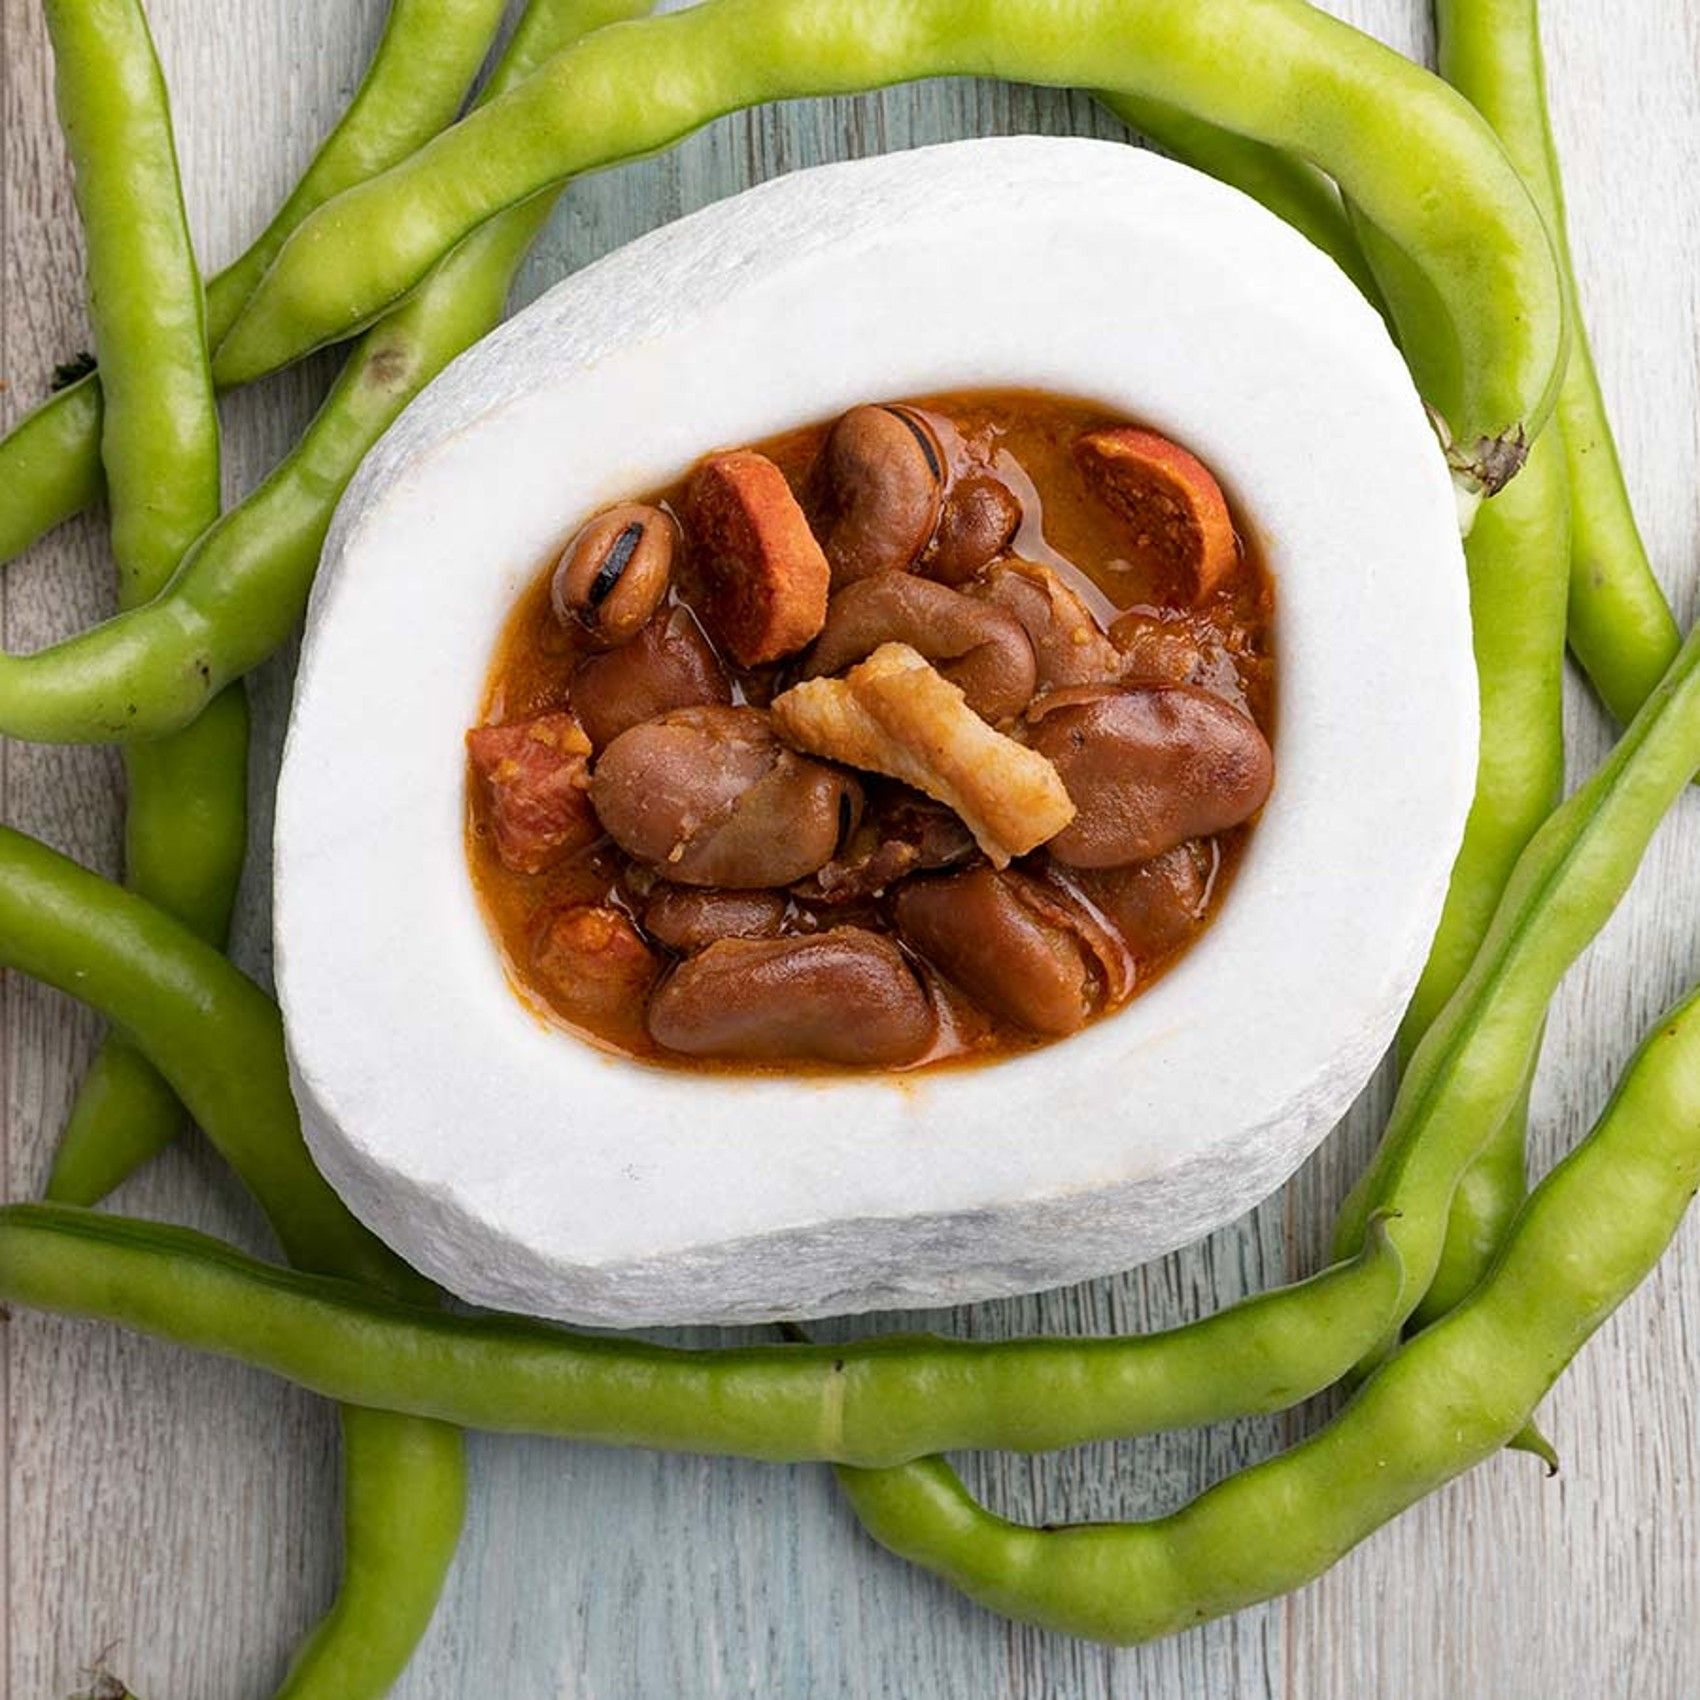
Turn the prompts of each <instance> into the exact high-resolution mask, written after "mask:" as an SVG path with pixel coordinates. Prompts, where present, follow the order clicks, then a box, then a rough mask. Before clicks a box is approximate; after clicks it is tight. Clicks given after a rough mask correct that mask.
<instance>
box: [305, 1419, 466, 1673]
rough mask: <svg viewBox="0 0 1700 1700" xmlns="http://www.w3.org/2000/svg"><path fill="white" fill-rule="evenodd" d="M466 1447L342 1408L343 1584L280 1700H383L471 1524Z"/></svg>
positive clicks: (439, 1429) (433, 1430) (432, 1429)
mask: <svg viewBox="0 0 1700 1700" xmlns="http://www.w3.org/2000/svg"><path fill="white" fill-rule="evenodd" d="M465 1453H466V1442H465V1440H464V1438H463V1437H462V1435H461V1432H460V1430H459V1429H457V1428H452V1427H450V1426H449V1425H448V1424H446V1423H433V1422H417V1421H413V1420H411V1419H401V1418H396V1417H393V1416H391V1415H390V1414H389V1413H388V1412H386V1411H370V1410H362V1409H361V1408H360V1407H359V1406H357V1405H344V1406H343V1407H342V1482H343V1486H342V1525H343V1537H342V1552H343V1562H342V1584H341V1586H340V1587H339V1588H338V1590H337V1596H336V1599H335V1600H334V1601H333V1602H332V1604H331V1608H330V1610H329V1611H328V1612H326V1614H325V1615H324V1617H322V1618H321V1619H320V1620H319V1622H318V1623H317V1624H316V1625H315V1626H314V1628H313V1631H312V1633H311V1634H309V1635H308V1637H307V1639H306V1640H305V1641H303V1642H302V1644H301V1646H300V1648H299V1650H298V1651H297V1652H296V1655H295V1657H294V1659H293V1660H292V1661H291V1663H290V1667H289V1671H288V1673H287V1674H286V1675H285V1677H284V1679H283V1684H282V1686H281V1687H280V1688H279V1689H278V1690H277V1694H276V1697H275V1700H378V1697H379V1696H380V1695H384V1694H387V1693H389V1691H390V1689H391V1688H392V1687H393V1686H394V1685H395V1683H396V1680H397V1679H398V1678H399V1677H400V1675H401V1673H402V1671H403V1670H404V1669H406V1667H407V1661H408V1660H409V1659H410V1658H412V1657H413V1650H414V1648H416V1647H417V1646H418V1645H419V1641H420V1638H421V1637H422V1636H423V1635H424V1633H425V1631H426V1629H427V1627H429V1625H430V1622H431V1616H432V1614H433V1612H435V1610H436V1607H437V1601H438V1599H439V1598H440V1596H441V1594H442V1591H443V1583H444V1582H445V1580H446V1579H447V1576H448V1568H449V1564H450V1562H451V1561H452V1560H453V1558H454V1554H455V1549H456V1548H457V1547H458V1545H459V1544H460V1531H461V1525H462V1524H463V1523H464V1522H465V1520H466V1457H465Z"/></svg>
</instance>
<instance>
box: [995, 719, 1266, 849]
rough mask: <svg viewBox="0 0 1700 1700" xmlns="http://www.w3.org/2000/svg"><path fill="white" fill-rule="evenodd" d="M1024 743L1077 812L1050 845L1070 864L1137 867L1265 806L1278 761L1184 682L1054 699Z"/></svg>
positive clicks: (1240, 722) (1253, 731)
mask: <svg viewBox="0 0 1700 1700" xmlns="http://www.w3.org/2000/svg"><path fill="white" fill-rule="evenodd" d="M1029 714H1030V718H1031V719H1032V720H1033V721H1034V723H1035V724H1034V725H1033V729H1032V732H1031V734H1030V736H1029V738H1028V742H1029V743H1030V744H1031V745H1032V746H1033V748H1034V749H1036V750H1037V751H1038V752H1039V753H1040V755H1042V756H1044V757H1046V758H1047V759H1048V760H1049V761H1050V762H1051V764H1052V765H1053V766H1054V767H1055V768H1056V770H1057V771H1058V773H1060V774H1061V775H1062V780H1063V784H1064V785H1066V786H1067V787H1068V794H1069V796H1070V798H1072V799H1073V802H1074V805H1075V807H1076V809H1077V810H1078V811H1079V812H1078V813H1077V814H1076V815H1075V817H1074V819H1073V820H1072V821H1070V822H1069V824H1068V825H1067V826H1066V827H1064V828H1063V830H1062V831H1061V832H1059V833H1058V834H1057V836H1056V837H1055V838H1053V839H1052V840H1051V841H1050V842H1049V843H1048V844H1047V845H1046V847H1045V848H1046V849H1047V850H1048V851H1049V852H1050V853H1051V855H1052V857H1053V858H1054V859H1055V860H1056V861H1058V862H1060V863H1062V864H1064V865H1065V866H1069V867H1076V868H1108V867H1119V866H1120V865H1122V864H1123V863H1127V862H1144V861H1149V860H1151V859H1152V858H1153V857H1156V856H1161V855H1162V854H1163V853H1164V852H1165V851H1166V850H1172V849H1174V848H1175V847H1176V845H1179V844H1184V843H1185V842H1186V840H1187V839H1189V838H1207V837H1208V836H1209V835H1210V834H1211V833H1213V832H1220V831H1222V830H1223V829H1224V828H1227V827H1230V826H1238V825H1239V824H1240V822H1241V821H1244V820H1249V819H1250V818H1251V816H1252V815H1254V814H1256V813H1257V811H1258V810H1259V809H1260V808H1262V807H1263V803H1264V800H1265V799H1266V798H1267V797H1268V795H1269V789H1270V786H1271V785H1272V783H1273V782H1274V774H1275V762H1274V757H1273V755H1272V754H1271V753H1270V749H1269V745H1268V743H1267V741H1266V740H1265V739H1264V736H1263V734H1262V733H1261V732H1260V731H1259V730H1258V729H1257V725H1256V723H1255V722H1254V721H1253V720H1252V719H1251V718H1250V717H1249V716H1248V715H1244V714H1241V713H1240V711H1239V710H1238V709H1236V708H1232V707H1230V706H1229V705H1228V704H1227V703H1225V702H1223V701H1222V699H1221V698H1220V697H1218V696H1214V695H1212V694H1211V693H1210V692H1209V691H1203V690H1198V689H1196V688H1194V687H1193V686H1190V685H1173V686H1163V687H1152V688H1137V689H1130V690H1107V689H1092V688H1088V689H1081V690H1065V691H1056V692H1053V693H1052V694H1051V695H1050V696H1048V697H1042V698H1040V699H1039V701H1038V702H1037V703H1035V704H1034V706H1033V708H1032V709H1031V710H1030V711H1029Z"/></svg>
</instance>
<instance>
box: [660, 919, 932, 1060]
mask: <svg viewBox="0 0 1700 1700" xmlns="http://www.w3.org/2000/svg"><path fill="white" fill-rule="evenodd" d="M933 1030H934V1019H933V1009H932V1004H931V1002H930V1001H929V999H928V997H927V994H926V992H925V990H924V989H923V988H922V986H921V982H920V981H919V979H917V978H916V975H915V972H914V970H913V969H912V968H911V967H910V966H909V964H908V962H906V961H905V960H904V957H903V953H902V951H900V950H899V949H898V948H897V946H896V945H894V944H893V943H892V942H891V941H890V940H889V939H887V938H882V937H881V936H880V935H879V934H877V933H870V932H867V931H864V930H863V929H862V928H860V927H835V928H833V929H832V930H831V931H830V932H825V933H816V934H814V935H812V936H810V937H803V938H783V939H722V940H721V941H720V942H719V943H718V944H711V945H710V946H709V947H708V948H707V949H706V950H704V951H701V952H699V953H698V954H697V955H695V956H692V957H688V958H687V959H686V960H685V961H683V962H681V963H680V964H679V966H678V967H677V968H675V969H674V970H673V972H672V973H671V974H670V975H669V976H668V977H667V978H666V979H665V980H663V981H662V983H661V984H660V985H659V986H658V987H657V988H656V990H655V994H654V996H653V997H651V998H650V1000H649V1032H650V1036H651V1037H652V1038H653V1039H654V1040H655V1041H656V1043H657V1044H660V1045H665V1046H666V1047H667V1048H668V1049H669V1050H672V1051H682V1052H684V1053H685V1054H686V1055H688V1056H696V1057H736V1058H742V1059H745V1060H748V1061H752V1062H792V1061H798V1060H803V1061H810V1062H824V1063H845V1064H852V1065H861V1066H864V1067H888V1068H889V1067H893V1066H895V1065H896V1064H898V1063H905V1062H912V1061H914V1060H915V1058H917V1057H918V1056H920V1055H921V1054H922V1052H924V1051H925V1050H926V1048H927V1046H928V1045H929V1044H930V1043H931V1042H932V1038H933Z"/></svg>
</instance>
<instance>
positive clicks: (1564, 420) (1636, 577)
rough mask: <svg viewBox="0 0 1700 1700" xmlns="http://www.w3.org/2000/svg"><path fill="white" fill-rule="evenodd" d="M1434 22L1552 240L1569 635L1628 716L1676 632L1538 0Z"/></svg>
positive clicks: (1515, 0) (1446, 65)
mask: <svg viewBox="0 0 1700 1700" xmlns="http://www.w3.org/2000/svg"><path fill="white" fill-rule="evenodd" d="M1435 22H1436V26H1437V34H1438V40H1439V50H1440V69H1441V73H1442V75H1443V76H1445V77H1446V79H1447V80H1448V81H1449V82H1450V83H1452V85H1453V86H1454V87H1455V88H1457V89H1458V90H1459V91H1460V92H1461V93H1463V94H1464V95H1466V96H1467V97H1468V98H1469V99H1470V100H1471V101H1472V102H1473V103H1474V104H1475V106H1476V107H1477V108H1478V110H1479V111H1480V112H1481V113H1482V115H1483V117H1485V118H1486V119H1487V120H1488V122H1489V123H1490V124H1492V126H1493V127H1494V129H1495V130H1496V131H1497V132H1498V134H1499V137H1500V140H1501V141H1503V142H1504V144H1505V147H1506V151H1507V152H1508V153H1509V154H1510V156H1511V159H1512V162H1513V163H1514V164H1515V165H1516V167H1517V169H1518V170H1519V171H1520V172H1522V174H1523V179H1524V181H1525V182H1526V183H1527V184H1528V185H1529V189H1530V192H1531V193H1532V194H1533V195H1534V197H1535V202H1536V204H1537V205H1538V206H1539V207H1540V209H1541V214H1542V216H1543V217H1544V218H1545V220H1546V224H1547V229H1548V230H1549V231H1550V232H1551V235H1552V239H1553V244H1554V247H1555V249H1556V251H1557V257H1558V262H1559V270H1560V273H1561V276H1562V279H1563V285H1564V296H1565V306H1566V311H1567V313H1568V314H1569V316H1570V321H1571V348H1570V359H1569V363H1568V365H1567V367H1566V369H1565V373H1564V384H1563V388H1562V389H1561V390H1560V392H1559V398H1558V431H1559V437H1560V439H1561V441H1562V443H1563V447H1564V460H1565V466H1566V470H1567V473H1568V477H1569V487H1570V510H1571V556H1570V647H1571V648H1572V650H1574V651H1575V654H1576V658H1577V660H1578V661H1580V662H1581V663H1582V666H1583V669H1584V670H1585V671H1586V672H1587V674H1588V677H1589V678H1590V679H1591V680H1592V681H1593V685H1594V688H1595V690H1596V691H1598V692H1599V695H1600V699H1601V701H1603V702H1604V703H1605V705H1606V707H1607V708H1608V709H1610V710H1611V712H1612V713H1613V714H1614V715H1615V716H1616V717H1617V718H1618V719H1619V720H1620V721H1623V722H1625V723H1627V722H1628V721H1629V720H1630V719H1631V718H1633V716H1634V714H1635V711H1636V710H1637V709H1638V708H1639V707H1640V706H1641V704H1642V703H1643V702H1644V701H1646V699H1647V697H1648V695H1649V694H1650V693H1651V691H1652V690H1653V688H1654V686H1655V685H1657V684H1658V682H1659V680H1660V678H1661V677H1662V676H1663V674H1664V671H1665V669H1666V668H1667V667H1668V666H1669V665H1670V663H1671V661H1672V660H1673V659H1674V658H1675V655H1676V652H1677V649H1678V647H1679V646H1680V644H1681V641H1682V634H1681V632H1680V631H1679V630H1678V628H1677V623H1676V619H1675V617H1674V616H1673V615H1672V613H1671V610H1670V604H1669V603H1668V602H1667V601H1666V600H1665V595H1664V592H1663V590H1662V589H1661V588H1660V586H1659V581H1658V579H1657V578H1656V577H1655V576H1654V573H1653V568H1652V564H1651V562H1650V561H1649V560H1648V559H1647V549H1646V545H1645V544H1644V543H1643V542H1642V540H1641V533H1640V529H1639V528H1638V527H1637V525H1636V523H1635V514H1634V510H1633V509H1632V507H1631V506H1630V501H1629V492H1628V489H1627V488H1626V487H1625V484H1624V479H1623V467H1622V465H1621V463H1620V462H1619V460H1618V454H1617V444H1616V442H1615V440H1614V439H1613V437H1612V430H1611V424H1610V421H1609V420H1608V419H1607V417H1606V409H1605V400H1604V397H1603V396H1602V395H1601V393H1600V382H1599V374H1598V373H1597V372H1596V371H1595V369H1594V357H1593V352H1592V350H1591V349H1590V348H1589V346H1588V337H1587V332H1586V329H1585V327H1584V326H1583V323H1582V317H1581V313H1580V310H1579V307H1578V303H1577V290H1576V273H1575V267H1574V265H1573V263H1572V260H1571V254H1570V238H1569V233H1568V230H1567V228H1566V223H1565V216H1564V190H1563V183H1562V179H1561V178H1560V175H1559V169H1558V155H1557V151H1556V150H1555V148H1554V146H1553V140H1552V127H1551V124H1550V122H1549V120H1548V116H1547V102H1546V74H1545V69H1544V66H1543V64H1542V60H1541V35H1540V18H1539V5H1538V0H1435Z"/></svg>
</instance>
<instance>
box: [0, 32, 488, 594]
mask: <svg viewBox="0 0 1700 1700" xmlns="http://www.w3.org/2000/svg"><path fill="white" fill-rule="evenodd" d="M502 10H503V5H502V0H394V3H393V4H392V6H391V8H390V13H389V17H388V19H387V20H386V22H385V24H384V33H383V35H382V37H381V38H380V40H379V42H378V46H377V49H376V51H375V52H374V53H373V55H372V60H371V63H370V64H369V65H368V66H367V69H366V75H365V77H364V79H363V80H362V81H361V84H360V87H359V88H358V89H356V90H355V91H354V98H353V100H351V101H350V102H349V104H348V108H347V110H346V111H345V112H344V113H343V115H342V118H341V119H340V121H339V122H338V123H337V126H336V128H335V129H334V130H332V131H331V133H330V134H329V135H328V136H327V137H326V138H325V140H324V141H323V142H322V143H321V144H320V146H319V151H318V152H317V153H316V154H315V155H314V156H313V158H312V161H311V162H310V163H309V164H308V167H307V169H306V171H305V172H304V173H303V174H302V177H301V180H300V181H299V182H298V183H297V184H296V186H295V188H294V189H293V190H292V191H291V192H290V195H289V198H288V199H287V200H286V201H285V202H284V203H283V205H282V206H281V207H280V208H279V209H278V211H277V214H276V216H275V217H274V218H273V219H272V221H271V223H270V224H268V225H267V226H266V228H265V230H264V231H262V232H261V234H260V235H259V236H258V237H257V238H256V239H255V240H254V242H253V243H252V244H251V245H250V246H249V247H248V249H247V250H246V251H245V252H244V253H243V254H242V255H241V256H239V257H238V258H237V259H235V260H233V261H232V262H231V263H230V264H229V265H228V266H226V267H225V268H224V270H223V271H221V272H219V273H218V274H217V275H216V276H215V277H213V278H212V279H211V280H210V281H209V282H208V284H207V290H206V324H207V340H208V342H209V343H211V344H217V343H218V342H220V341H221V340H222V339H223V337H224V334H225V332H226V331H228V330H229V329H230V327H231V325H232V324H234V323H235V321H236V315H237V313H238V312H239V311H240V310H241V308H242V305H243V303H244V302H246V300H247V299H248V296H249V295H250V294H251V293H252V291H253V288H254V285H255V284H256V283H257V282H258V281H259V280H260V278H261V276H262V275H263V274H264V272H265V270H266V268H267V267H268V266H269V265H270V264H271V262H272V260H273V259H274V258H275V257H276V254H277V250H278V249H279V248H280V247H282V245H283V239H284V238H285V237H286V236H287V235H288V234H289V232H290V231H291V230H293V229H294V228H295V226H296V225H297V224H299V223H300V222H301V220H302V219H303V218H305V217H306V216H307V214H308V213H309V212H311V211H312V210H313V208H314V207H316V206H318V205H320V204H321V203H322V202H324V201H327V200H329V199H330V198H331V196H332V195H336V194H340V193H341V192H342V190H344V189H347V188H351V187H352V186H353V185H354V184H356V183H359V182H361V181H363V180H364V179H365V178H367V177H371V176H373V175H374V174H375V173H377V172H379V171H382V170H384V169H385V168H386V167H387V166H391V165H394V164H395V163H396V162H397V161H398V160H402V159H405V158H406V157H407V156H408V154H410V153H412V152H413V150H414V149H415V148H417V147H418V146H419V145H420V144H421V143H422V142H424V141H426V140H427V139H428V138H429V137H431V136H433V135H435V134H436V132H437V131H438V130H440V129H442V127H443V126H444V125H445V124H447V123H448V122H449V121H450V120H451V119H452V118H453V117H454V115H455V113H456V112H457V111H458V110H459V107H460V103H461V101H462V100H463V99H464V97H465V95H466V91H467V89H468V88H469V87H470V86H471V83H472V79H473V77H474V76H475V75H476V73H477V71H478V67H479V65H480V64H481V63H482V62H483V59H484V55H485V54H486V52H488V50H489V47H490V42H491V40H492V38H493V37H494V35H495V33H496V26H497V25H498V24H499V23H500V22H501V17H502ZM100 420H101V380H100V374H99V372H98V371H95V372H89V373H86V374H85V375H84V376H83V377H81V378H79V379H78V380H77V381H76V382H75V383H73V384H69V385H67V386H66V387H65V388H64V389H61V390H59V391H57V392H56V393H55V394H53V395H51V396H49V397H48V398H47V399H46V400H45V401H44V402H42V403H41V405H40V406H39V407H37V408H36V409H35V410H34V412H32V413H30V414H28V415H27V416H26V417H25V418H24V419H23V420H22V421H21V422H20V423H19V424H18V425H16V426H14V427H13V429H12V430H11V431H10V432H9V433H8V434H7V435H6V436H4V437H0V562H3V561H9V560H10V559H11V558H12V557H13V556H14V555H19V554H22V553H23V551H24V550H25V549H27V548H28V547H29V546H30V545H31V544H32V543H34V542H35V541H36V539H37V538H39V537H41V536H42V535H43V534H44V533H45V532H48V531H51V530H52V529H53V527H54V526H56V525H59V524H61V523H62V522H63V521H65V520H68V519H69V518H70V517H71V516H72V515H73V514H76V513H80V512H81V511H82V510H83V509H84V508H86V507H88V506H90V505H91V504H92V503H93V502H95V501H96V500H98V498H99V496H100V493H101V490H102V488H103V481H102V477H101V468H100Z"/></svg>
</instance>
